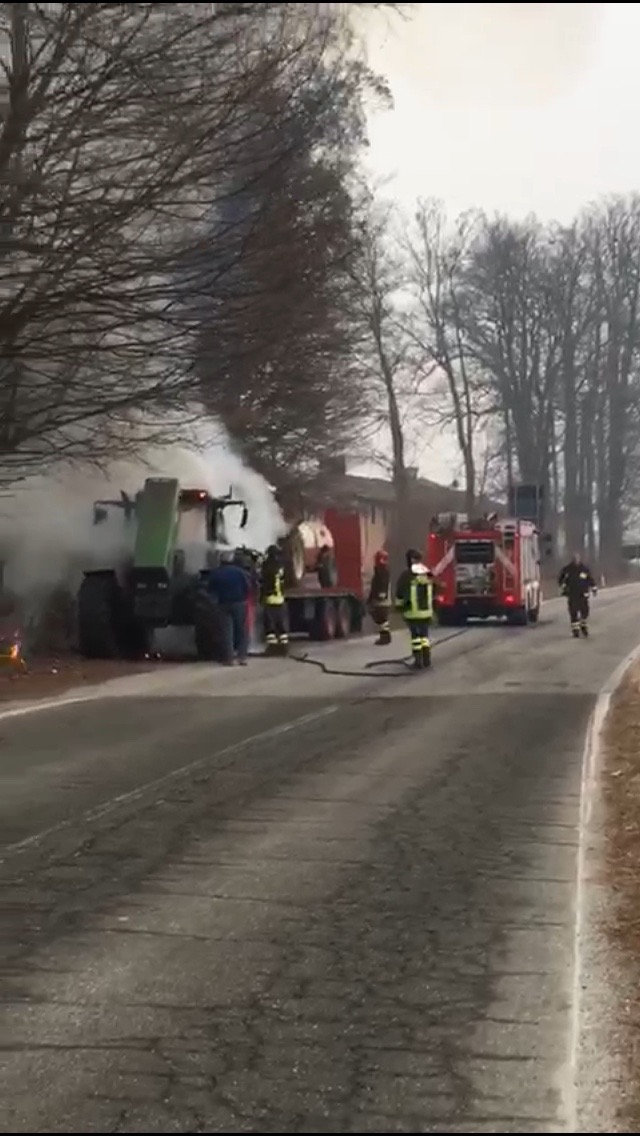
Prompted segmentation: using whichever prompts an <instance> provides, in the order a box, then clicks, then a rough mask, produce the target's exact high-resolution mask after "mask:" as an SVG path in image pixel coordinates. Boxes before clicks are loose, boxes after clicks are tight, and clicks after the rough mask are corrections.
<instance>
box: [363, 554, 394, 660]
mask: <svg viewBox="0 0 640 1136" xmlns="http://www.w3.org/2000/svg"><path fill="white" fill-rule="evenodd" d="M367 606H368V608H369V612H370V613H371V618H372V620H373V622H374V623H375V625H376V627H377V628H378V638H377V639H376V646H377V647H384V646H386V645H387V644H388V643H390V642H391V628H390V626H389V611H390V608H391V574H390V572H389V553H388V552H387V551H386V549H384V548H381V549H380V550H379V551H378V552H376V554H375V557H374V561H373V577H372V579H371V587H370V589H369V598H368V600H367Z"/></svg>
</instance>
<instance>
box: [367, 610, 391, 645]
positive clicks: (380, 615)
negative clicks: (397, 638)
mask: <svg viewBox="0 0 640 1136" xmlns="http://www.w3.org/2000/svg"><path fill="white" fill-rule="evenodd" d="M369 611H370V615H371V618H372V620H373V622H374V623H375V625H376V627H377V628H378V631H379V633H380V634H379V638H378V639H377V642H378V643H381V644H384V643H390V642H391V625H390V623H389V615H390V608H389V605H388V604H386V605H385V604H372V605H371V608H370V609H369Z"/></svg>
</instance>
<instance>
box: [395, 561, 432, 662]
mask: <svg viewBox="0 0 640 1136" xmlns="http://www.w3.org/2000/svg"><path fill="white" fill-rule="evenodd" d="M433 593H434V582H433V576H432V575H431V572H430V571H429V569H428V568H427V567H426V566H425V565H424V564H423V562H422V557H421V555H420V553H419V552H416V550H415V549H413V548H410V549H409V551H408V552H407V567H406V569H405V571H404V572H402V574H401V575H400V578H399V580H398V584H397V587H396V600H395V606H396V608H397V609H398V611H399V612H401V614H402V617H403V619H404V621H405V623H406V624H407V627H408V628H409V633H410V635H411V653H412V655H413V666H414V669H415V670H422V669H423V668H424V667H429V666H431V643H430V642H429V627H430V625H431V621H432V619H433Z"/></svg>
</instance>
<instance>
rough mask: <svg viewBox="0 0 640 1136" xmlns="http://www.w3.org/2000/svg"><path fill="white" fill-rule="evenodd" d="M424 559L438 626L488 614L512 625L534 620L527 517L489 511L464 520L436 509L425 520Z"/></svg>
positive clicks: (533, 547) (538, 592)
mask: <svg viewBox="0 0 640 1136" xmlns="http://www.w3.org/2000/svg"><path fill="white" fill-rule="evenodd" d="M426 561H427V567H428V568H429V569H430V570H431V572H432V573H433V576H434V578H435V581H436V584H437V588H436V596H435V597H434V603H435V607H436V611H437V615H438V620H439V622H440V623H441V624H442V625H443V626H449V627H451V626H459V625H461V624H464V623H466V622H467V620H468V619H490V618H497V619H504V620H506V621H507V623H509V624H512V625H513V626H516V627H526V626H527V624H530V623H537V622H538V618H539V616H540V606H541V603H542V588H541V582H540V541H539V533H538V529H537V527H536V525H535V524H534V523H533V522H532V521H525V520H521V519H519V518H516V517H507V518H504V519H499V518H498V516H497V515H496V514H492V515H491V516H485V517H482V518H481V519H480V520H477V521H471V522H470V521H468V520H467V518H466V517H465V516H463V515H460V514H455V513H444V514H443V513H440V514H439V515H438V516H437V517H434V518H433V520H432V522H431V525H430V532H429V536H428V539H427V556H426Z"/></svg>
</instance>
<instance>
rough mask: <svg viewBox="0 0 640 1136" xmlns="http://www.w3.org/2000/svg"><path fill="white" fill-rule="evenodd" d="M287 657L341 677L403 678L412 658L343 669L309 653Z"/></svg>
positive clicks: (379, 661) (372, 662) (453, 635)
mask: <svg viewBox="0 0 640 1136" xmlns="http://www.w3.org/2000/svg"><path fill="white" fill-rule="evenodd" d="M466 632H467V629H466V628H463V629H462V630H461V631H454V632H453V633H452V634H451V635H446V636H445V638H444V639H438V641H437V642H436V643H434V644H433V649H434V648H435V647H440V646H441V645H442V644H444V643H448V642H449V641H450V640H451V639H457V638H458V637H459V636H460V635H465V634H466ZM286 657H287V658H288V659H290V660H291V661H292V662H295V663H306V664H307V665H308V666H310V667H318V668H319V670H321V671H322V673H323V674H326V675H338V676H340V677H341V678H342V677H344V678H404V677H405V672H406V671H413V658H412V656H411V655H409V656H403V658H401V659H374V660H372V661H371V662H370V663H365V669H364V670H360V671H343V670H338V669H337V668H335V667H328V666H327V664H326V663H324V662H323V661H322V659H312V658H310V657H309V655H287V656H286ZM391 666H398V667H402V670H400V671H389V670H386V671H379V670H377V669H376V668H377V667H391Z"/></svg>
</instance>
